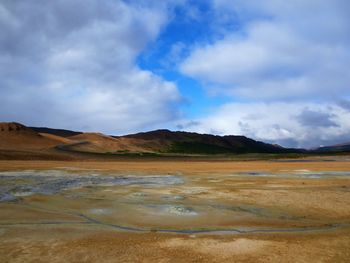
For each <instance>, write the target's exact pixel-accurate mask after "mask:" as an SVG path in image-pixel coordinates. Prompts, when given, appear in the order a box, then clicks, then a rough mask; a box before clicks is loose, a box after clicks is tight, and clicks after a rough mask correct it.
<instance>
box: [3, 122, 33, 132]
mask: <svg viewBox="0 0 350 263" xmlns="http://www.w3.org/2000/svg"><path fill="white" fill-rule="evenodd" d="M19 131H31V132H32V130H31V129H29V128H27V127H26V126H24V125H23V124H20V123H17V122H0V132H5V133H7V132H19Z"/></svg>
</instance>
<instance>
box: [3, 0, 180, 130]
mask: <svg viewBox="0 0 350 263" xmlns="http://www.w3.org/2000/svg"><path fill="white" fill-rule="evenodd" d="M176 2H177V1H165V2H163V3H162V4H157V5H155V4H151V2H149V3H148V4H149V5H148V4H146V3H143V1H136V2H129V3H125V2H123V1H115V0H106V1H102V2H101V1H98V0H84V1H83V0H77V1H70V0H67V1H36V0H28V1H2V3H1V4H0V31H1V32H2V33H1V34H0V68H1V70H0V92H1V98H0V118H1V119H2V120H11V121H12V120H15V121H20V122H24V123H26V124H30V125H45V126H51V127H61V128H71V129H85V130H98V131H103V132H109V133H112V132H113V133H121V132H123V133H125V132H129V131H133V130H137V129H144V128H151V127H154V126H161V125H162V124H163V123H167V122H169V121H171V120H173V119H176V118H177V117H178V116H177V114H178V111H177V108H176V106H175V104H176V103H178V102H179V101H180V100H181V96H180V94H179V92H178V90H177V87H176V85H175V84H174V83H171V82H168V81H165V80H164V79H162V78H161V77H159V76H156V75H155V74H153V73H152V72H150V71H147V70H142V69H140V68H139V67H138V66H137V65H136V58H137V56H138V55H139V54H140V52H141V51H142V50H143V49H144V48H145V47H146V45H147V44H148V43H149V42H151V41H154V40H155V38H156V37H157V35H158V33H159V31H160V30H161V28H162V27H163V26H164V25H165V24H166V22H167V19H168V17H167V16H168V11H169V10H168V9H169V8H170V7H171V5H174V4H176ZM180 2H181V1H180Z"/></svg>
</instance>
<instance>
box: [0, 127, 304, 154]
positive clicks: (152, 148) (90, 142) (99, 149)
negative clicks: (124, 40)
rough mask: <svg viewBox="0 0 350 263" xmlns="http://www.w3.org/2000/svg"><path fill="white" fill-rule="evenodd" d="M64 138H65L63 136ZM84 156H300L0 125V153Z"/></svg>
mask: <svg viewBox="0 0 350 263" xmlns="http://www.w3.org/2000/svg"><path fill="white" fill-rule="evenodd" d="M60 135H62V136H60ZM4 150H5V151H6V150H7V151H28V152H40V153H42V152H46V153H47V152H49V153H54V154H69V155H71V154H74V155H81V154H82V153H94V154H95V153H109V154H126V153H128V154H129V153H157V154H158V153H161V154H237V153H286V152H297V150H294V149H285V148H283V147H280V146H276V145H272V144H266V143H263V142H258V141H255V140H252V139H249V138H247V137H244V136H216V135H211V134H198V133H192V132H179V131H178V132H173V131H169V130H156V131H151V132H143V133H137V134H131V135H126V136H107V135H104V134H102V133H82V132H75V131H69V130H61V129H50V128H28V127H26V126H24V125H22V124H19V123H0V151H1V152H2V153H3V151H4Z"/></svg>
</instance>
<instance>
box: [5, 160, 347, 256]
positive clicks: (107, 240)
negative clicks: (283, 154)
mask: <svg viewBox="0 0 350 263" xmlns="http://www.w3.org/2000/svg"><path fill="white" fill-rule="evenodd" d="M330 159H331V161H330ZM22 170H59V171H61V170H63V171H69V172H71V173H72V174H73V175H72V176H81V174H82V173H89V172H92V171H93V172H94V173H96V172H98V173H99V176H111V175H120V174H130V173H132V174H133V175H136V176H141V175H146V176H149V175H155V174H158V175H168V174H172V175H176V176H179V177H181V178H183V179H184V183H183V184H175V185H161V186H156V187H153V186H145V185H140V184H136V185H127V186H100V187H95V188H94V187H85V188H82V189H69V190H65V191H63V192H60V193H57V194H53V195H42V194H35V195H31V196H23V197H21V199H20V200H21V201H20V202H2V203H0V211H1V213H0V261H1V262H349V258H350V176H344V175H345V172H350V161H348V159H347V158H346V157H341V158H337V159H334V157H329V158H328V159H327V158H326V159H325V157H322V158H313V159H311V160H307V161H305V160H301V161H299V162H295V160H293V161H292V162H285V161H283V162H277V161H240V162H229V161H216V162H215V161H211V162H210V161H196V162H193V161H192V162H189V161H176V160H173V161H169V160H167V161H159V160H155V161H154V160H153V161H137V160H124V161H118V162H101V161H86V162H63V161H0V171H22ZM317 171H319V172H318V173H317ZM320 171H322V172H325V173H320ZM327 171H328V172H327ZM337 171H338V172H344V174H342V173H337ZM241 172H243V173H242V174H241ZM246 172H249V173H246ZM251 172H259V173H256V174H255V173H254V174H251ZM260 173H261V174H260ZM172 197H176V198H177V197H183V199H182V198H181V199H180V198H178V199H176V200H175V199H174V200H173V199H171V200H170V201H169V198H172ZM169 204H172V205H176V206H177V207H185V208H187V207H188V208H193V211H192V210H191V211H187V210H180V211H177V210H175V212H176V213H177V212H179V213H180V212H181V213H186V212H188V214H184V215H182V214H176V213H175V214H174V213H170V214H169V213H168V212H169V210H167V209H168V208H167V207H168V206H165V205H169ZM164 207H165V208H164ZM164 209H165V210H164ZM170 212H173V211H172V210H170ZM194 212H195V214H194ZM82 215H84V216H85V217H84V216H82ZM87 218H88V219H87ZM91 219H93V220H94V221H93V220H91ZM114 225H118V226H124V227H132V228H134V229H137V230H136V231H130V230H125V229H124V230H123V229H120V228H118V227H115V226H114ZM162 229H163V230H164V229H167V230H171V231H174V232H171V231H168V232H167V231H165V232H162V231H160V230H162ZM183 229H192V230H193V229H194V230H213V229H214V230H217V231H214V232H210V231H209V232H208V231H207V232H206V231H202V232H201V231H198V232H193V233H189V232H187V233H180V232H179V231H181V230H183ZM232 229H238V230H239V231H240V232H235V231H226V230H232Z"/></svg>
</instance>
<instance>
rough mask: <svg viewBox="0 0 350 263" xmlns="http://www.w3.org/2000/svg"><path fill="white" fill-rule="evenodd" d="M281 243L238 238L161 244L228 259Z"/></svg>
mask: <svg viewBox="0 0 350 263" xmlns="http://www.w3.org/2000/svg"><path fill="white" fill-rule="evenodd" d="M279 243H282V242H279V241H266V240H254V239H247V238H237V239H235V240H232V241H222V240H217V239H210V238H199V239H185V238H172V239H168V240H166V241H164V242H163V243H161V244H160V246H161V247H163V248H186V249H191V250H193V251H195V252H199V253H203V254H208V255H211V256H217V255H220V256H221V257H228V256H232V255H243V254H249V253H258V252H259V251H263V250H264V249H265V248H266V247H271V246H273V245H276V244H277V245H278V244H279Z"/></svg>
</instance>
